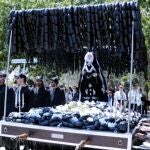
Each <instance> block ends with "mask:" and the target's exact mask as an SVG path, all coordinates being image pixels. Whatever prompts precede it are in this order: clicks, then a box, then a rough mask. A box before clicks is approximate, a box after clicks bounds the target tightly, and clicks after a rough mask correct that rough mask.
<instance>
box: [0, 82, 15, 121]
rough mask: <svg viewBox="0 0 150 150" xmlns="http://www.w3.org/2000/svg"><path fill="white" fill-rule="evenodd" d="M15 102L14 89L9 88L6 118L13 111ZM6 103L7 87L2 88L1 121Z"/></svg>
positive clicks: (0, 93) (0, 87)
mask: <svg viewBox="0 0 150 150" xmlns="http://www.w3.org/2000/svg"><path fill="white" fill-rule="evenodd" d="M14 100H15V94H14V91H13V89H12V88H9V87H8V91H7V106H6V116H8V115H9V113H10V112H12V111H13V108H12V103H13V101H14ZM4 101H5V85H2V86H0V119H1V118H2V117H3V114H4Z"/></svg>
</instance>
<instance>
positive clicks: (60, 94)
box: [51, 87, 65, 107]
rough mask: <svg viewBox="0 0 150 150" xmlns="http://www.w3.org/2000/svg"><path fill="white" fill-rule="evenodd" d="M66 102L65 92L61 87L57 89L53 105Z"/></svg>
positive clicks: (52, 101)
mask: <svg viewBox="0 0 150 150" xmlns="http://www.w3.org/2000/svg"><path fill="white" fill-rule="evenodd" d="M64 104H65V93H64V91H63V90H61V89H60V88H59V87H57V88H56V89H55V93H54V98H53V100H51V106H52V107H54V106H58V105H64Z"/></svg>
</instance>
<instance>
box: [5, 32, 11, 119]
mask: <svg viewBox="0 0 150 150" xmlns="http://www.w3.org/2000/svg"><path fill="white" fill-rule="evenodd" d="M11 42H12V30H11V32H10V38H9V49H8V58H7V69H6V83H5V84H6V85H5V101H4V116H3V119H4V120H5V118H6V109H7V108H6V106H7V89H8V88H7V87H8V75H9V64H10V51H11Z"/></svg>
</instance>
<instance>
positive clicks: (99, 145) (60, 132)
mask: <svg viewBox="0 0 150 150" xmlns="http://www.w3.org/2000/svg"><path fill="white" fill-rule="evenodd" d="M23 133H28V134H29V137H28V138H27V140H30V141H37V142H45V143H54V144H61V145H70V146H76V145H77V144H79V143H80V142H81V141H82V140H86V139H88V140H89V142H88V143H87V144H86V145H85V146H84V147H87V148H95V149H109V150H113V149H116V150H127V149H128V150H130V149H131V142H132V134H130V133H124V134H120V133H112V132H103V131H87V130H77V129H70V128H57V127H45V126H38V125H27V124H21V123H10V122H5V121H1V122H0V134H1V136H4V137H11V138H16V137H17V136H18V135H20V134H23Z"/></svg>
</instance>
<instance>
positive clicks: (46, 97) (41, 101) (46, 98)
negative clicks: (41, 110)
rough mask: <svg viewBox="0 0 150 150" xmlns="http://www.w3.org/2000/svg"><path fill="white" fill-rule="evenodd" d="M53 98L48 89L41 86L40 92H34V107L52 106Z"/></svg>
mask: <svg viewBox="0 0 150 150" xmlns="http://www.w3.org/2000/svg"><path fill="white" fill-rule="evenodd" d="M50 105H51V98H50V94H49V92H48V91H46V90H45V88H44V87H41V88H39V90H38V93H34V106H33V107H50Z"/></svg>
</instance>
